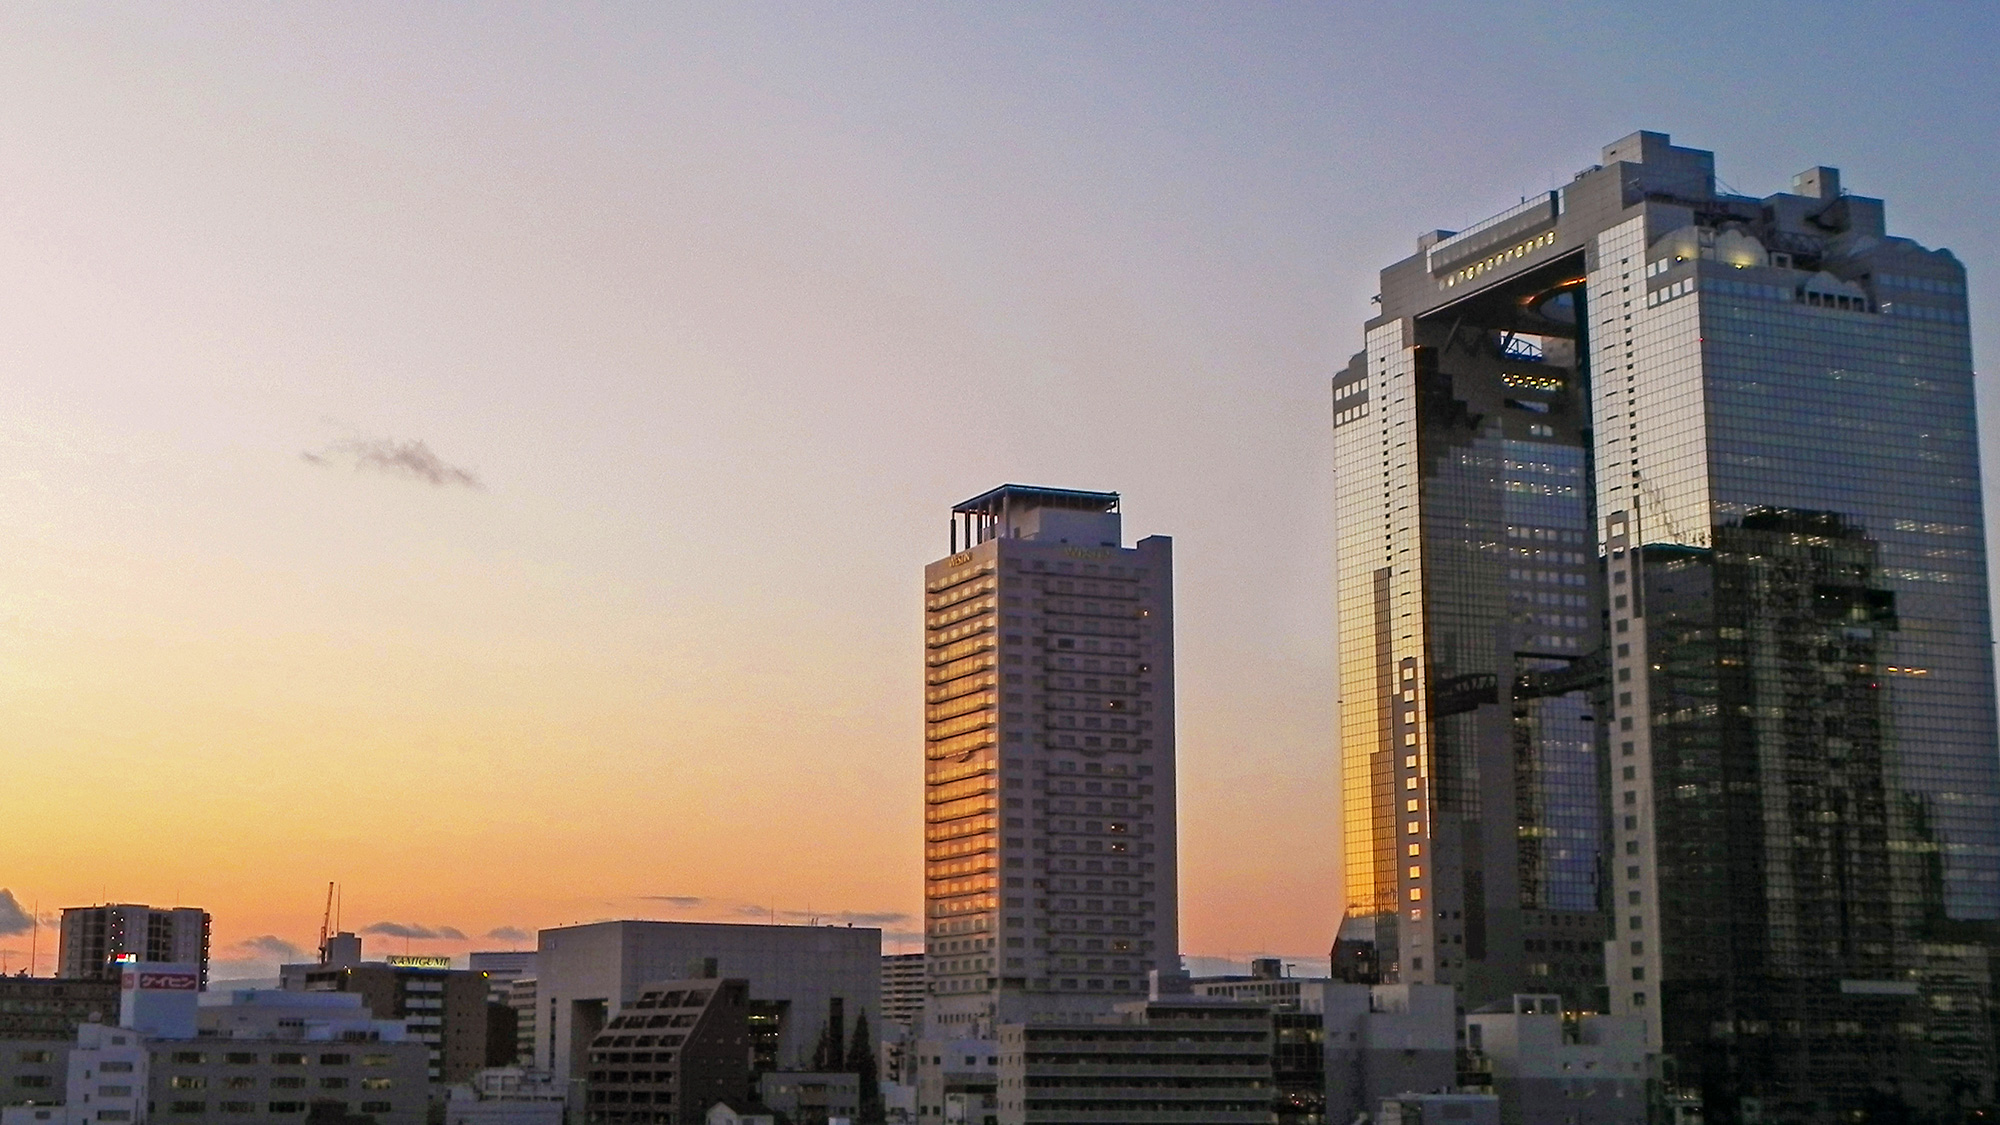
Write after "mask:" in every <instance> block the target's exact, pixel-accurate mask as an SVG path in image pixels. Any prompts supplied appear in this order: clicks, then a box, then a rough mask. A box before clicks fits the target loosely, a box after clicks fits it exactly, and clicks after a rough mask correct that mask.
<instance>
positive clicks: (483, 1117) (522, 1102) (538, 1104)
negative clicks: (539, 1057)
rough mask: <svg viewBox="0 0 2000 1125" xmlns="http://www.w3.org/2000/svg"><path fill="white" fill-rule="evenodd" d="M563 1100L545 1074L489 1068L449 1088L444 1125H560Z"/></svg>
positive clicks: (552, 1081)
mask: <svg viewBox="0 0 2000 1125" xmlns="http://www.w3.org/2000/svg"><path fill="white" fill-rule="evenodd" d="M567 1100H568V1099H567V1094H566V1092H565V1091H564V1090H563V1088H562V1087H560V1086H558V1085H556V1084H555V1080H554V1078H553V1076H551V1075H550V1074H549V1073H548V1072H547V1071H540V1070H523V1069H522V1068H520V1067H512V1066H509V1067H492V1068H489V1069H486V1070H482V1071H480V1072H479V1073H478V1074H475V1075H473V1076H472V1081H471V1082H470V1083H466V1084H463V1085H458V1086H453V1087H452V1088H451V1093H450V1096H449V1098H448V1099H447V1100H446V1102H445V1106H444V1125H563V1116H564V1112H565V1110H566V1108H567V1106H566V1102H567Z"/></svg>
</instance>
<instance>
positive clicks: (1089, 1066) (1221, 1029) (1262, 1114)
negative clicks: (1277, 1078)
mask: <svg viewBox="0 0 2000 1125" xmlns="http://www.w3.org/2000/svg"><path fill="white" fill-rule="evenodd" d="M999 1042H1000V1066H999V1071H998V1079H999V1081H998V1084H997V1094H998V1098H997V1100H998V1103H999V1106H998V1118H999V1121H1000V1125H1032V1123H1035V1122H1048V1123H1055V1122H1078V1121H1089V1122H1098V1123H1102V1125H1121V1123H1125V1122H1130V1123H1132V1125H1140V1123H1145V1122H1158V1121H1176V1122H1187V1123H1189V1125H1267V1123H1268V1122H1270V1120H1271V1105H1272V1085H1271V1011H1270V1009H1269V1008H1266V1007H1264V1006H1263V1005H1260V1004H1238V1003H1234V1002H1231V1001H1225V1000H1212V999H1205V998H1204V999H1195V998H1192V997H1180V998H1170V999H1163V1000H1139V1001H1128V1002H1126V1003H1124V1004H1119V1005H1115V1006H1114V1009H1113V1011H1112V1012H1111V1013H1109V1014H1106V1015H1099V1016H1074V1015H1072V1016H1061V1015H1048V1016H1038V1017H1034V1018H1031V1019H1029V1020H1027V1021H1026V1022H1023V1023H1016V1024H1007V1025H1003V1026H1002V1027H1001V1029H1000V1036H999Z"/></svg>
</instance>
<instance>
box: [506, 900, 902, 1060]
mask: <svg viewBox="0 0 2000 1125" xmlns="http://www.w3.org/2000/svg"><path fill="white" fill-rule="evenodd" d="M535 973H536V978H535V988H536V1020H535V1037H536V1040H535V1053H534V1061H535V1066H536V1067H537V1068H539V1069H544V1070H548V1071H551V1072H553V1073H554V1075H555V1077H556V1080H557V1081H558V1082H563V1083H567V1082H569V1081H571V1080H572V1079H579V1080H580V1079H582V1078H583V1076H584V1074H585V1073H586V1072H587V1071H588V1069H589V1066H588V1055H589V1052H590V1045H591V1043H592V1042H593V1041H594V1040H595V1039H596V1037H597V1035H598V1033H599V1032H601V1031H603V1030H604V1027H605V1025H606V1024H607V1023H608V1022H609V1021H610V1020H611V1018H612V1016H613V1015H614V1014H616V1013H617V1012H618V1011H619V1010H620V1009H621V1008H624V1007H626V1006H627V1005H629V1004H631V1003H632V1002H633V1001H634V1000H637V999H638V998H639V996H640V994H641V992H642V991H643V990H644V989H645V988H646V987H647V986H648V985H649V984H651V983H653V982H657V981H663V980H685V979H689V978H696V979H710V978H714V979H737V980H743V981H747V982H748V988H749V996H750V1001H751V1009H752V1011H751V1024H752V1028H751V1041H752V1048H753V1051H754V1052H755V1053H756V1054H757V1056H758V1057H759V1060H760V1061H759V1062H758V1064H757V1065H758V1066H759V1067H760V1068H768V1069H773V1070H809V1069H811V1066H812V1059H813V1048H814V1047H815V1045H816V1044H817V1043H818V1042H819V1039H820V1036H821V1034H822V1033H823V1032H824V1031H825V1029H826V1027H827V1025H828V1023H829V1022H830V1021H831V1020H832V1019H835V1018H838V1019H839V1020H840V1021H841V1023H842V1027H841V1033H842V1035H843V1036H844V1035H846V1034H848V1033H849V1032H851V1029H852V1026H853V1021H854V1019H855V1017H857V1016H859V1015H862V1014H866V1015H867V1017H868V1021H869V1023H870V1025H871V1026H875V1027H879V1026H880V1024H881V987H882V931H880V930H877V929H869V928H863V927H849V926H757V925H736V924H730V923H718V922H637V921H627V922H597V923H592V924H589V925H583V926H564V927H560V928H556V929H548V930H543V931H541V936H540V945H539V949H538V951H537V956H536V965H535ZM843 1042H845V1039H843Z"/></svg>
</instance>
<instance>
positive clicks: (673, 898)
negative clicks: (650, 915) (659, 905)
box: [639, 895, 708, 907]
mask: <svg viewBox="0 0 2000 1125" xmlns="http://www.w3.org/2000/svg"><path fill="white" fill-rule="evenodd" d="M639 898H640V900H641V901H644V902H664V903H666V904H667V905H668V906H680V907H695V906H700V905H701V904H702V903H704V902H707V901H708V900H707V899H705V898H703V897H701V896H700V895H640V896H639Z"/></svg>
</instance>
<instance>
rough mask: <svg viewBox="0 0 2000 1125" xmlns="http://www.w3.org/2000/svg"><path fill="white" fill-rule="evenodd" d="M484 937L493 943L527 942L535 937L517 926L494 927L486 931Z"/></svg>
mask: <svg viewBox="0 0 2000 1125" xmlns="http://www.w3.org/2000/svg"><path fill="white" fill-rule="evenodd" d="M486 936H487V937H490V938H492V939H493V940H495V941H527V940H528V939H529V938H531V937H534V936H535V935H533V934H531V933H529V932H528V931H526V930H524V929H522V928H521V927H519V926H495V927H493V928H492V929H490V930H488V931H486Z"/></svg>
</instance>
